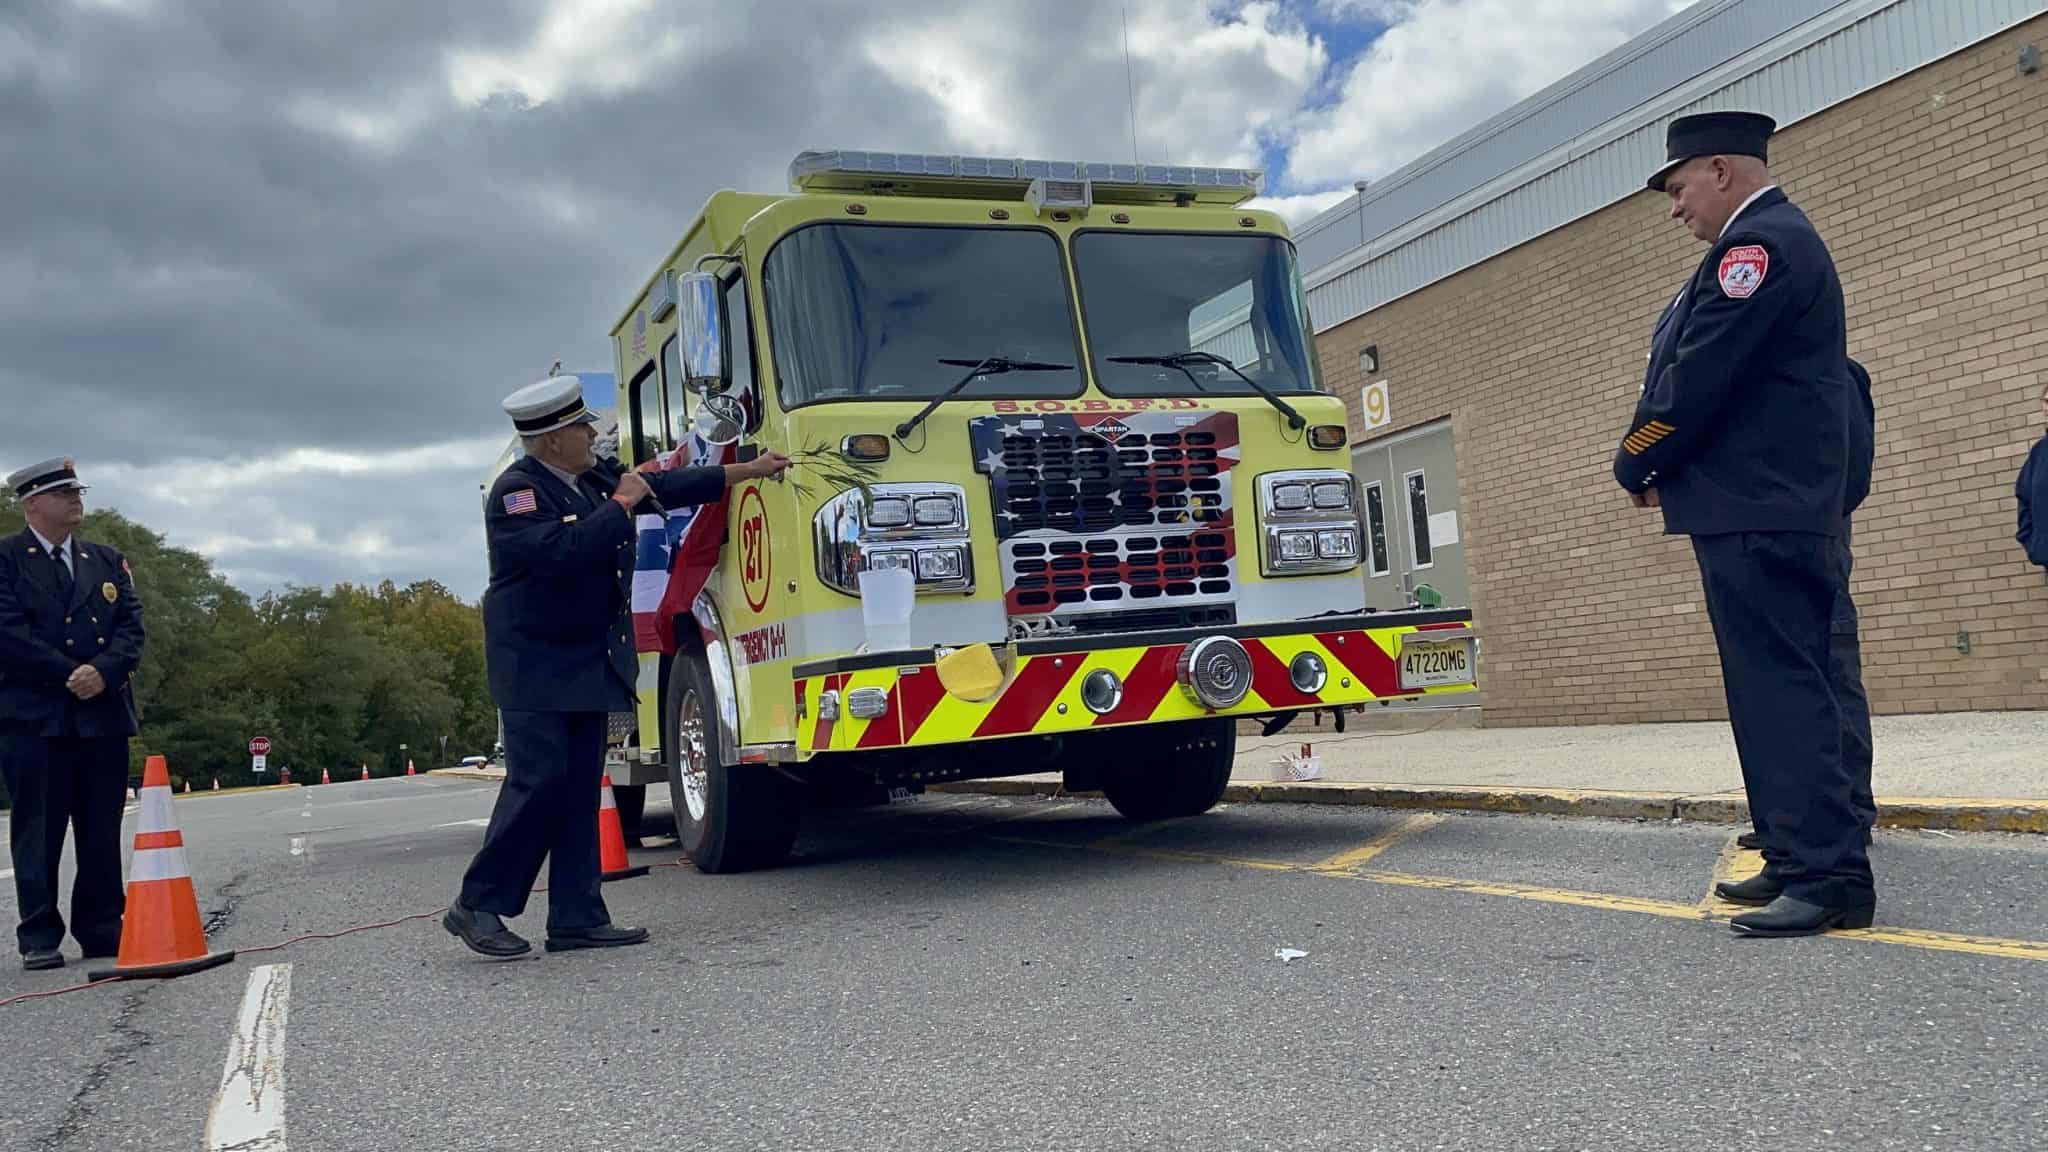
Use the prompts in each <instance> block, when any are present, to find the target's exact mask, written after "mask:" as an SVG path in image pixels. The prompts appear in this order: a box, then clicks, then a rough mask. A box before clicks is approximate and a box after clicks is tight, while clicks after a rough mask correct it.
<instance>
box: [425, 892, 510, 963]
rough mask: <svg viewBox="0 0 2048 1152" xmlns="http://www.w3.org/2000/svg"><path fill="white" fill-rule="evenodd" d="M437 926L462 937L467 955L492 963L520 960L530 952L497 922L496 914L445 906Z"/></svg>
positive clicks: (454, 905)
mask: <svg viewBox="0 0 2048 1152" xmlns="http://www.w3.org/2000/svg"><path fill="white" fill-rule="evenodd" d="M441 926H442V927H443V928H446V929H448V931H450V932H453V933H454V934H455V935H457V936H460V937H462V942H463V943H464V944H467V945H469V950H470V951H472V952H477V953H480V954H482V955H485V956H490V957H493V958H496V959H503V958H505V957H508V956H523V955H525V954H526V953H528V952H531V951H533V945H531V944H528V943H527V942H526V941H525V939H523V938H522V937H520V936H519V934H518V933H515V932H513V931H512V930H511V929H510V928H507V927H505V922H504V921H503V920H500V919H498V914H497V913H496V912H483V911H479V910H478V909H475V908H464V907H463V906H462V904H461V903H460V902H457V903H454V904H450V905H449V906H448V914H447V915H446V916H443V917H441Z"/></svg>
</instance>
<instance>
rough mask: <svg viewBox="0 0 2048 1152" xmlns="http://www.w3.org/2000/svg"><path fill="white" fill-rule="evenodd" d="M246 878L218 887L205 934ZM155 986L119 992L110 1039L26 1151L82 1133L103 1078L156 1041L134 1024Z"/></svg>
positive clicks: (46, 1150) (229, 910)
mask: <svg viewBox="0 0 2048 1152" xmlns="http://www.w3.org/2000/svg"><path fill="white" fill-rule="evenodd" d="M248 878H249V874H248V873H247V872H237V873H235V875H234V877H233V878H231V879H230V880H229V881H228V882H227V883H225V884H223V885H221V886H220V891H219V892H218V893H217V895H216V901H217V902H216V904H215V906H214V907H213V909H212V910H211V911H209V912H207V913H206V917H205V921H204V924H203V928H204V931H205V932H206V934H207V935H208V936H209V937H210V936H212V935H213V934H214V933H216V932H219V931H220V930H221V929H222V928H225V927H227V924H228V920H229V919H231V918H232V917H233V916H234V914H235V902H236V901H237V900H238V899H239V898H240V892H239V891H238V889H240V887H241V885H242V882H243V881H245V880H247V879H248ZM159 987H162V985H155V984H152V985H148V986H145V987H140V988H136V989H135V990H133V991H130V992H125V993H123V994H122V996H121V1009H120V1011H118V1012H116V1013H115V1014H114V1021H113V1023H112V1024H111V1025H109V1026H108V1028H109V1031H110V1032H111V1033H112V1034H113V1041H112V1042H111V1043H109V1044H108V1045H107V1046H106V1050H105V1051H103V1052H101V1053H100V1055H99V1059H97V1060H95V1061H93V1063H92V1066H91V1067H89V1068H87V1069H86V1070H85V1076H84V1078H83V1079H81V1080H80V1081H79V1084H78V1088H77V1090H76V1091H74V1092H72V1094H71V1099H70V1100H69V1101H67V1102H66V1103H65V1105H64V1118H63V1119H62V1120H59V1121H58V1122H57V1126H56V1127H55V1128H53V1129H51V1130H50V1132H49V1134H48V1135H46V1136H43V1137H42V1138H41V1139H39V1140H37V1141H36V1142H35V1143H33V1144H31V1145H30V1146H29V1152H58V1150H59V1149H62V1148H64V1147H65V1146H67V1145H69V1144H70V1143H71V1142H72V1141H73V1140H74V1139H76V1138H77V1137H78V1136H79V1135H81V1134H82V1133H84V1131H85V1129H86V1125H87V1123H88V1122H89V1121H90V1120H91V1119H92V1113H93V1098H94V1097H95V1096H97V1095H98V1094H99V1091H100V1089H102V1088H104V1087H106V1085H107V1081H108V1080H110V1079H112V1078H113V1076H114V1073H115V1072H117V1071H119V1070H120V1069H121V1068H123V1067H124V1066H126V1065H128V1064H132V1063H134V1061H135V1059H136V1058H137V1057H138V1056H139V1055H140V1054H141V1053H142V1051H143V1049H145V1048H148V1047H149V1046H150V1045H151V1044H154V1043H156V1037H154V1036H152V1035H150V1034H149V1033H148V1032H145V1031H143V1030H142V1029H141V1028H139V1027H137V1026H136V1023H135V1018H136V1016H137V1015H139V1014H140V1013H141V1011H142V1004H143V1001H145V1000H147V999H148V998H149V994H150V993H151V992H153V991H155V990H156V989H157V988H159Z"/></svg>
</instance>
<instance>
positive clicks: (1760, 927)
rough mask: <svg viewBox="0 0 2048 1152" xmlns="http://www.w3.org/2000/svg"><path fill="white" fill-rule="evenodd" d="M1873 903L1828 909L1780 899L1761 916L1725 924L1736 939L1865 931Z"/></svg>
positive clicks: (1749, 914)
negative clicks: (1853, 929)
mask: <svg viewBox="0 0 2048 1152" xmlns="http://www.w3.org/2000/svg"><path fill="white" fill-rule="evenodd" d="M1876 913H1877V902H1876V901H1875V900H1873V901H1871V902H1870V903H1868V904H1850V905H1844V906H1841V907H1836V908H1830V907H1827V906H1825V905H1821V904H1808V903H1807V902H1806V901H1804V900H1795V899H1793V898H1792V897H1790V896H1780V897H1778V898H1777V899H1776V900H1773V901H1771V906H1770V907H1768V908H1765V909H1764V910H1762V911H1761V912H1744V913H1743V914H1742V915H1740V916H1737V917H1736V918H1734V919H1733V920H1730V921H1729V922H1728V927H1730V928H1732V929H1734V930H1735V932H1736V934H1737V935H1740V936H1817V935H1819V934H1820V933H1822V932H1825V931H1827V930H1828V929H1830V928H1868V927H1870V921H1871V919H1872V917H1874V916H1875V915H1876Z"/></svg>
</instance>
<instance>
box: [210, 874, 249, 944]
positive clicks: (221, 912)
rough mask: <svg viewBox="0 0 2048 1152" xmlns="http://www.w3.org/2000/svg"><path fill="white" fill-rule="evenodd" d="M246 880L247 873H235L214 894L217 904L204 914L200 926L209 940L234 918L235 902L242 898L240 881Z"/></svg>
mask: <svg viewBox="0 0 2048 1152" xmlns="http://www.w3.org/2000/svg"><path fill="white" fill-rule="evenodd" d="M248 878H249V874H248V873H247V872H237V873H235V874H234V875H233V876H232V877H230V878H229V879H228V882H227V883H225V884H223V885H221V886H220V891H219V893H217V894H216V895H217V899H218V900H219V903H218V904H217V905H215V906H214V908H213V910H212V911H210V912H208V913H207V914H206V922H205V923H204V924H203V925H201V930H202V931H204V932H205V933H206V935H207V936H208V937H209V938H210V937H212V936H213V935H214V934H215V933H217V932H219V931H220V930H221V929H223V928H225V927H227V926H228V921H229V920H230V919H232V918H233V917H234V914H235V902H236V901H238V900H240V899H241V896H242V894H241V892H240V891H239V889H240V888H241V886H242V881H244V880H247V879H248Z"/></svg>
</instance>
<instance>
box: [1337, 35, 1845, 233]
mask: <svg viewBox="0 0 2048 1152" xmlns="http://www.w3.org/2000/svg"><path fill="white" fill-rule="evenodd" d="M1844 2H1845V0H1720V2H1719V5H1718V6H1716V5H1714V4H1707V5H1701V6H1698V7H1696V8H1694V9H1688V10H1686V11H1684V12H1681V13H1679V14H1677V15H1676V16H1673V17H1672V18H1670V19H1668V20H1666V21H1665V22H1664V23H1662V24H1660V25H1658V26H1657V27H1655V28H1653V29H1651V30H1650V31H1648V32H1645V33H1643V34H1642V35H1641V36H1639V37H1637V38H1636V39H1635V40H1634V41H1632V42H1631V43H1629V44H1626V45H1623V46H1621V47H1620V48H1617V49H1615V50H1614V51H1612V52H1610V53H1608V55H1607V56H1605V57H1602V58H1601V59H1600V60H1596V61H1594V62H1593V63H1592V64H1589V65H1587V66H1586V68H1584V69H1581V70H1580V71H1579V72H1578V73H1575V74H1574V75H1572V76H1570V77H1567V78H1565V79H1564V80H1561V81H1559V82H1557V83H1556V84H1553V85H1551V86H1550V87H1549V88H1546V89H1544V90H1543V91H1541V92H1538V93H1536V94H1535V95H1533V96H1531V97H1529V98H1528V99H1527V100H1525V101H1523V102H1522V103H1521V104H1519V105H1517V106H1516V107H1514V108H1511V109H1509V110H1508V111H1507V112H1504V113H1502V114H1501V115H1499V116H1496V117H1494V118H1493V119H1491V120H1488V121H1487V122H1485V123H1483V124H1481V125H1479V126H1478V127H1476V128H1473V129H1471V130H1469V131H1467V132H1465V133H1463V134H1461V135H1459V136H1458V137H1457V138H1455V139H1453V140H1451V141H1449V142H1448V143H1446V144H1444V145H1443V146H1441V147H1439V148H1436V149H1434V150H1432V151H1431V152H1430V153H1429V154H1428V155H1425V156H1423V157H1421V158H1420V159H1418V160H1416V161H1415V162H1414V163H1412V164H1409V165H1407V166H1406V167H1404V168H1403V169H1401V170H1400V171H1397V172H1394V173H1392V174H1390V175H1389V176H1388V177H1387V178H1386V179H1385V180H1384V181H1382V182H1380V183H1379V184H1378V185H1377V186H1376V187H1373V188H1369V189H1367V191H1366V194H1365V198H1364V199H1365V204H1364V213H1365V229H1364V232H1363V238H1364V240H1365V242H1367V243H1370V242H1371V241H1373V240H1376V239H1378V238H1379V237H1381V236H1384V235H1386V234H1387V233H1388V232H1391V231H1393V230H1394V229H1396V228H1399V227H1400V226H1402V225H1403V224H1407V223H1409V222H1410V221H1412V220H1415V219H1417V218H1418V217H1420V216H1422V215H1424V214H1426V213H1428V212H1430V211H1432V210H1434V209H1436V208H1439V207H1441V206H1442V205H1444V204H1445V203H1448V202H1449V201H1451V200H1453V199H1456V198H1457V197H1458V196H1459V195H1461V194H1463V193H1464V192H1465V191H1467V190H1469V189H1472V188H1476V187H1479V186H1480V185H1482V184H1485V183H1486V182H1488V181H1490V180H1494V179H1496V178H1498V177H1500V176H1502V175H1503V174H1505V173H1508V172H1511V171H1513V170H1514V169H1515V168H1516V167H1517V166H1519V165H1522V164H1526V163H1528V162H1529V161H1531V160H1533V159H1535V158H1537V157H1539V156H1542V155H1544V154H1545V153H1547V152H1550V151H1551V150H1553V149H1555V148H1558V147H1561V146H1563V145H1565V144H1567V143H1569V142H1571V141H1572V140H1573V139H1574V138H1576V137H1577V136H1579V135H1580V134H1581V133H1583V132H1584V131H1585V129H1586V128H1587V127H1589V126H1592V125H1597V124H1602V123H1605V122H1607V121H1609V120H1611V119H1613V118H1614V117H1616V116H1618V115H1621V114H1622V113H1625V112H1627V111H1628V110H1629V109H1631V108H1634V107H1636V106H1638V105H1640V104H1642V103H1643V102H1644V101H1646V100H1649V99H1652V98H1654V97H1656V96H1657V95H1659V94H1661V93H1663V92H1666V91H1669V90H1670V89H1671V88H1672V87H1673V86H1674V85H1676V84H1680V83H1683V82H1685V81H1687V80H1689V79H1691V78H1693V77H1695V76H1698V75H1700V74H1701V73H1703V72H1706V71H1709V70H1711V69H1713V68H1716V67H1719V66H1720V65H1722V64H1724V63H1726V62H1727V61H1729V60H1731V59H1733V58H1735V57H1736V56H1739V55H1741V54H1742V53H1744V52H1747V51H1749V50H1750V49H1752V48H1754V47H1755V46H1756V45H1758V44H1761V43H1763V42H1765V41H1767V40H1770V39H1771V38H1773V37H1775V36H1778V35H1781V34H1783V33H1784V32H1786V31H1787V30H1789V29H1791V28H1794V27H1797V26H1798V25H1799V24H1801V23H1804V22H1805V21H1807V20H1809V19H1811V18H1813V17H1815V16H1818V15H1821V14H1823V13H1825V12H1827V11H1829V10H1831V9H1833V8H1836V7H1839V6H1840V5H1841V4H1843V3H1844ZM1603 69H1604V71H1603ZM1358 214H1359V204H1358V197H1356V196H1353V197H1351V198H1349V199H1347V200H1345V201H1341V202H1339V203H1338V204H1337V205H1336V206H1334V207H1333V208H1332V209H1331V210H1330V212H1328V213H1326V214H1324V215H1323V216H1321V217H1318V218H1317V219H1315V220H1311V221H1310V222H1309V223H1308V224H1306V225H1304V226H1303V227H1302V228H1301V229H1300V231H1299V233H1298V235H1297V237H1296V243H1297V245H1298V247H1299V248H1300V250H1301V253H1302V263H1303V265H1304V266H1305V267H1310V268H1314V267H1319V266H1321V265H1324V264H1327V263H1330V262H1331V261H1333V260H1335V259H1337V258H1338V257H1340V256H1342V255H1343V254H1344V253H1346V252H1349V251H1351V250H1353V249H1355V248H1357V247H1359V240H1360V237H1361V233H1360V231H1359V217H1358Z"/></svg>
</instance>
